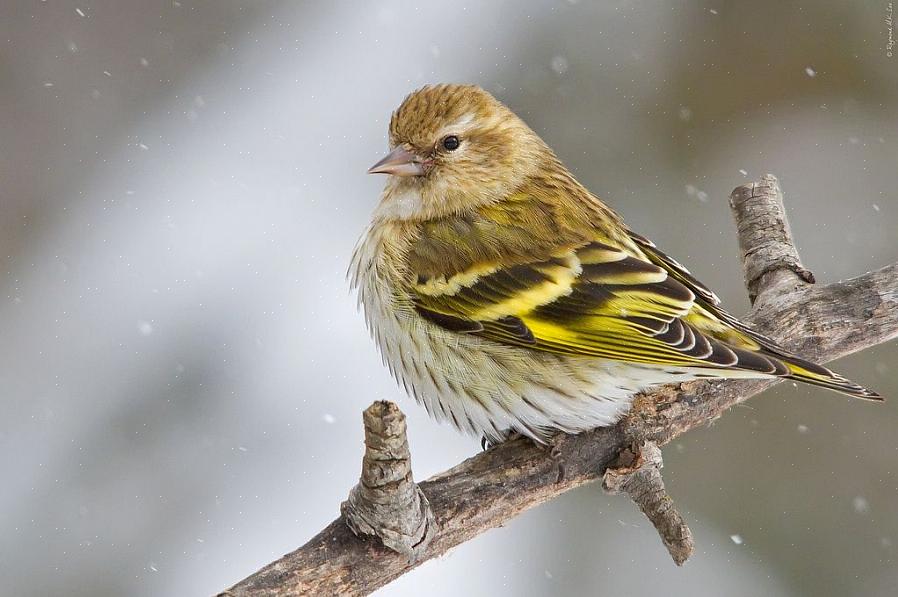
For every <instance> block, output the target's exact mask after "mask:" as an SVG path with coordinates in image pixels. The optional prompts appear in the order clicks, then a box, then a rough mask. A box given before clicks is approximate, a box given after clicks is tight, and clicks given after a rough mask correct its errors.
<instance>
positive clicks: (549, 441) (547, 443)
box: [480, 429, 567, 483]
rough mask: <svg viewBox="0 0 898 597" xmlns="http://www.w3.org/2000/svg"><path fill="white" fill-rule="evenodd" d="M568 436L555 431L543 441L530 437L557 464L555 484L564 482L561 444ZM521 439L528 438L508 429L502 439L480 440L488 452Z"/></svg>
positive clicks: (482, 446) (487, 438) (485, 438)
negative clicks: (495, 447) (508, 442)
mask: <svg viewBox="0 0 898 597" xmlns="http://www.w3.org/2000/svg"><path fill="white" fill-rule="evenodd" d="M566 436H567V434H566V433H564V432H563V431H555V432H552V433H550V434H548V435H546V436H545V437H543V438H541V441H537V440H534V439H533V438H530V437H528V438H527V439H529V440H530V441H532V442H533V445H535V446H536V447H537V448H539V449H540V450H542V451H544V452H546V453H547V454H548V455H549V457H550V458H551V459H552V462H554V463H555V467H556V478H555V483H561V482H562V481H563V480H564V473H565V470H564V456H563V454H562V451H561V443H562V442H563V441H564V438H565V437H566ZM519 437H527V436H524V435H522V434H521V433H518V432H517V431H513V430H511V429H506V430H505V432H504V433H503V436H502V438H501V439H498V440H494V439H491V438H489V437H487V436H485V435H484V436H483V437H481V438H480V447H481V449H482V450H484V451H486V450H489V449H490V448H492V447H493V446H498V445H499V444H504V443H505V442H507V441H511V440H514V439H517V438H519Z"/></svg>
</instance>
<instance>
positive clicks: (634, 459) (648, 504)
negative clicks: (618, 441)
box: [602, 442, 695, 566]
mask: <svg viewBox="0 0 898 597" xmlns="http://www.w3.org/2000/svg"><path fill="white" fill-rule="evenodd" d="M663 466H664V463H663V461H662V460H661V448H659V447H658V446H657V445H655V444H654V443H653V442H646V443H645V444H644V445H642V446H641V447H640V446H636V445H634V446H632V447H630V448H628V449H626V450H624V451H622V452H621V455H620V456H619V457H618V461H617V462H615V463H614V464H613V465H612V466H610V467H608V469H606V470H605V474H604V476H603V477H602V486H603V487H604V488H605V491H607V492H608V493H611V494H615V493H626V494H627V495H628V496H630V499H631V500H633V502H634V503H635V504H636V505H637V506H638V507H639V509H640V510H641V511H642V513H643V514H645V515H646V518H648V519H649V521H651V523H652V525H653V526H654V527H655V530H656V531H658V535H659V536H660V537H661V541H662V542H663V543H664V546H665V547H667V551H669V552H670V556H671V557H672V558H673V560H674V562H675V563H676V564H677V566H682V565H683V564H684V563H685V562H686V560H688V559H689V556H691V555H692V552H693V551H695V543H694V542H693V540H692V531H690V530H689V527H688V526H686V521H684V520H683V517H682V516H680V513H679V512H677V509H676V508H675V507H674V503H673V500H672V499H671V498H670V496H669V495H667V489H665V487H664V480H663V479H662V478H661V468H662V467H663Z"/></svg>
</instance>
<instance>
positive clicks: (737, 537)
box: [730, 535, 742, 545]
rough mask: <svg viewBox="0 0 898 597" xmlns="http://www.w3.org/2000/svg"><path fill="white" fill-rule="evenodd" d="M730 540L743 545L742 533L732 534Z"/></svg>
mask: <svg viewBox="0 0 898 597" xmlns="http://www.w3.org/2000/svg"><path fill="white" fill-rule="evenodd" d="M730 541H732V542H733V543H735V544H736V545H742V535H730Z"/></svg>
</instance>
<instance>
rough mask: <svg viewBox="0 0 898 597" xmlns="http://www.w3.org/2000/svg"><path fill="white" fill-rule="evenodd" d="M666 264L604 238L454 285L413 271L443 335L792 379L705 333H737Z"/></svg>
mask: <svg viewBox="0 0 898 597" xmlns="http://www.w3.org/2000/svg"><path fill="white" fill-rule="evenodd" d="M658 254H659V255H660V252H659V253H658ZM659 261H660V262H659V263H653V262H652V260H651V259H650V258H648V257H646V256H644V254H640V255H638V256H637V255H634V254H631V252H629V251H627V250H624V248H621V247H618V246H616V245H615V243H614V242H613V241H612V240H611V239H609V238H605V237H597V238H596V239H595V240H592V241H590V242H585V243H582V244H580V245H579V246H576V247H567V246H562V247H560V248H557V249H556V250H554V251H552V252H551V253H550V254H548V255H546V256H545V257H542V258H531V259H530V260H528V261H524V262H520V263H514V264H504V265H499V264H496V263H476V264H473V265H471V266H470V267H469V268H467V269H463V270H461V271H457V272H455V273H453V274H452V275H450V276H448V277H447V276H437V275H426V274H422V273H421V272H413V274H414V279H415V282H414V284H412V286H411V288H412V295H413V296H412V300H413V303H414V305H415V309H416V310H417V312H418V313H419V314H420V315H421V316H422V317H424V318H426V319H428V320H430V321H432V322H433V323H435V324H437V325H439V326H441V327H443V328H446V329H449V330H452V331H455V332H458V333H466V334H477V335H479V336H482V337H485V338H488V339H490V340H493V341H496V342H501V343H504V344H510V345H515V346H520V347H523V348H527V349H531V350H540V351H547V352H553V353H561V354H571V355H588V356H595V357H604V358H609V359H615V360H620V361H628V362H634V363H643V364H650V365H659V366H669V367H677V366H682V367H712V368H721V367H723V368H726V367H739V368H741V369H750V370H755V371H758V372H761V373H769V374H774V375H775V374H780V375H783V374H787V373H788V370H787V369H786V367H785V366H784V365H783V364H782V363H781V362H779V361H778V360H776V359H768V358H766V357H765V356H764V355H762V354H760V353H758V352H755V351H753V350H751V349H752V348H760V346H758V345H757V344H755V343H753V342H743V343H730V342H724V341H722V340H720V339H719V338H717V337H715V335H714V334H711V333H706V332H705V331H703V330H702V324H703V323H705V322H704V319H706V318H710V320H711V322H712V323H713V324H714V325H717V326H719V327H720V328H721V329H724V330H726V331H727V332H731V328H729V326H727V325H726V324H725V323H723V322H720V321H719V320H717V319H716V318H714V315H713V313H712V312H711V311H708V310H705V309H701V307H700V306H699V305H697V303H696V290H694V289H692V288H690V286H694V285H687V284H686V283H684V281H689V280H691V279H692V278H691V276H689V278H685V276H688V275H689V274H688V272H686V271H685V270H684V269H682V268H681V267H680V268H679V269H677V270H671V269H667V268H666V267H665V265H666V263H665V261H664V260H663V259H660V258H659ZM418 262H419V263H420V260H419V261H418ZM671 263H674V264H675V263H676V262H673V261H672V260H671ZM668 267H673V266H668ZM427 269H429V270H430V271H431V272H432V271H434V268H427ZM681 280H684V281H681ZM695 284H697V282H696V283H695ZM695 287H696V288H699V286H695ZM700 288H704V287H700ZM705 292H706V293H707V296H709V297H713V294H711V293H710V291H705ZM702 298H704V295H703V297H702ZM697 307H698V308H699V309H700V310H696V308H697Z"/></svg>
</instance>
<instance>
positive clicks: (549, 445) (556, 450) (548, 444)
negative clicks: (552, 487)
mask: <svg viewBox="0 0 898 597" xmlns="http://www.w3.org/2000/svg"><path fill="white" fill-rule="evenodd" d="M567 435H568V434H566V433H565V432H563V431H554V432H552V434H551V435H548V436H546V437H545V438H543V440H544V443H543V442H534V443H535V444H536V445H537V447H539V448H541V449H543V450H545V451H546V452H548V454H549V457H550V458H551V459H552V462H553V463H555V468H556V476H555V483H556V484H558V483H561V482H562V481H564V473H565V471H564V455H563V454H562V452H561V444H562V442H563V441H564V439H565V438H566V437H567Z"/></svg>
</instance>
